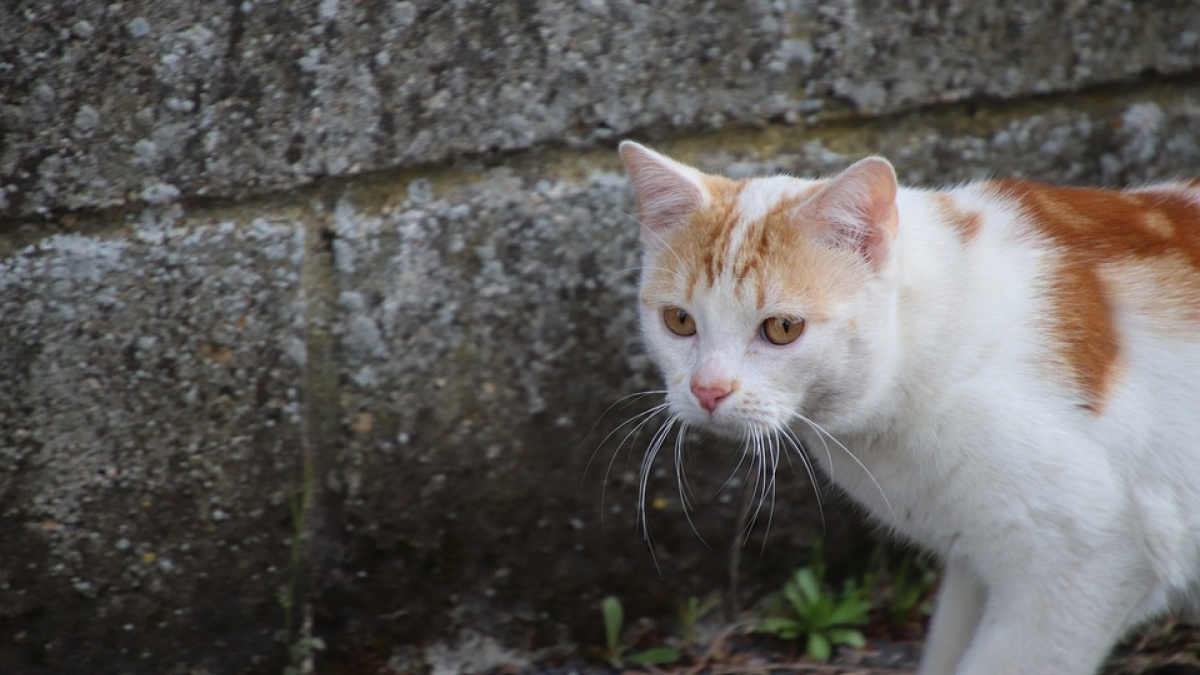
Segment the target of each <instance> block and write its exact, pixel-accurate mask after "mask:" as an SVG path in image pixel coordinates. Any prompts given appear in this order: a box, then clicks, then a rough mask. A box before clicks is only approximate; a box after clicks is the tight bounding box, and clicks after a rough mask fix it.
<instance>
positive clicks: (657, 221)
mask: <svg viewBox="0 0 1200 675" xmlns="http://www.w3.org/2000/svg"><path fill="white" fill-rule="evenodd" d="M620 150H621V159H622V160H623V161H624V162H625V170H626V171H628V172H629V178H630V179H631V180H632V181H633V188H634V190H636V191H637V199H638V220H640V221H641V223H642V227H644V228H646V229H647V230H649V231H650V232H652V233H654V234H656V235H660V236H661V235H662V234H663V233H665V232H667V231H668V230H671V229H674V228H676V227H679V226H682V225H684V224H686V223H687V221H688V219H689V218H690V217H691V215H692V213H694V212H695V211H696V209H698V208H700V207H701V206H703V205H704V204H705V203H707V202H708V200H709V199H710V196H709V193H708V189H707V188H706V187H705V186H704V174H703V173H701V172H699V171H697V170H696V169H693V168H692V167H690V166H687V165H686V164H680V163H679V162H676V161H675V160H673V159H671V158H670V157H667V156H665V155H661V154H659V153H657V152H655V151H653V150H651V149H650V148H647V147H646V146H644V145H640V144H638V143H634V142H633V141H624V142H622V143H621V147H620ZM645 239H647V240H651V239H655V237H645Z"/></svg>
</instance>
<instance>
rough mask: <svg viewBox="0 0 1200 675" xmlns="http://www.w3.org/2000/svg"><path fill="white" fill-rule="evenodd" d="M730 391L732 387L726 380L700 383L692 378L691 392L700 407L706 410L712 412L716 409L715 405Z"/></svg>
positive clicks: (731, 391)
mask: <svg viewBox="0 0 1200 675" xmlns="http://www.w3.org/2000/svg"><path fill="white" fill-rule="evenodd" d="M732 393H733V388H732V387H731V386H730V385H729V383H727V382H719V383H716V384H710V385H701V384H700V383H698V382H696V381H695V380H692V394H694V395H695V396H696V400H697V401H699V402H700V407H701V408H704V409H705V410H707V411H708V412H713V411H714V410H716V409H717V405H718V404H720V403H721V401H723V400H725V398H726V397H727V396H729V395H730V394H732Z"/></svg>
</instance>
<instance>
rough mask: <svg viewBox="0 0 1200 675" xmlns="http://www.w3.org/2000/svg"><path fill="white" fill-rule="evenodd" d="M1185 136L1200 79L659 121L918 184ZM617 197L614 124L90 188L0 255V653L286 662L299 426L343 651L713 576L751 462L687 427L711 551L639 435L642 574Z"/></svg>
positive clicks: (396, 649)
mask: <svg viewBox="0 0 1200 675" xmlns="http://www.w3.org/2000/svg"><path fill="white" fill-rule="evenodd" d="M1198 139H1200V93H1197V92H1195V91H1194V90H1192V89H1191V88H1189V87H1185V86H1152V87H1144V88H1140V89H1133V90H1130V91H1128V92H1124V93H1112V94H1104V95H1096V96H1093V97H1090V98H1068V99H1063V100H1061V101H1060V102H1058V103H1055V102H1053V101H1042V102H1033V103H1029V104H1022V105H1010V106H1000V107H997V108H983V109H978V110H975V111H974V112H971V111H969V110H968V109H967V108H966V107H962V108H952V107H951V108H944V109H941V110H940V111H938V112H931V113H927V114H924V115H913V116H910V117H906V118H895V119H890V120H887V121H886V123H882V124H859V123H845V124H841V125H826V126H825V127H822V128H820V129H816V130H803V129H799V128H795V127H787V126H773V127H770V128H767V129H762V130H744V129H743V130H736V129H735V130H729V131H724V132H719V133H715V134H712V135H697V136H694V137H689V138H682V139H679V140H677V141H674V142H670V143H661V144H659V145H660V147H662V148H663V149H665V150H668V151H670V152H672V153H676V154H678V155H680V156H682V157H684V158H686V159H689V160H692V161H695V162H697V163H699V164H700V165H702V166H705V167H707V168H710V169H713V170H717V169H721V168H723V167H725V168H729V169H730V170H731V171H732V172H734V173H743V174H744V173H752V172H760V171H777V170H787V171H791V172H794V173H798V174H804V175H812V174H819V173H825V172H829V171H833V170H836V169H838V168H840V167H842V166H844V165H845V164H846V163H848V162H849V161H850V160H852V159H853V158H855V157H858V156H860V155H862V154H865V153H867V152H879V153H882V154H885V155H887V156H890V157H892V158H893V159H894V160H895V161H896V163H897V167H898V170H899V173H900V175H901V177H902V179H904V180H905V181H907V182H916V183H927V182H950V181H957V180H962V179H967V178H971V177H979V176H982V175H986V174H1021V175H1028V176H1031V177H1035V178H1042V179H1050V180H1062V181H1073V182H1093V183H1116V182H1132V181H1140V180H1143V179H1149V178H1154V177H1165V176H1171V175H1177V174H1181V173H1186V172H1187V171H1188V170H1189V169H1191V168H1193V167H1195V166H1197V165H1200V147H1198ZM632 211H633V204H632V203H631V194H630V192H629V189H628V187H627V185H626V183H625V181H624V179H623V178H622V177H621V176H620V174H619V173H618V167H617V162H616V157H615V155H614V154H613V153H612V151H611V149H606V150H604V151H603V152H600V151H594V152H554V153H543V154H540V155H530V156H526V157H523V158H515V159H514V160H513V161H511V162H509V163H507V164H506V165H503V166H493V167H485V166H482V165H480V166H475V167H463V166H459V167H446V168H442V169H436V170H428V171H424V172H420V173H408V174H403V175H401V174H392V175H389V174H382V175H379V176H376V177H370V178H362V179H360V180H357V181H351V182H347V183H331V184H329V185H327V186H325V187H322V189H320V190H318V191H316V192H314V193H311V194H306V193H297V194H295V195H290V196H284V197H280V198H278V199H274V200H266V201H260V202H254V203H248V204H244V205H234V206H230V207H217V208H210V207H205V206H201V205H188V206H186V207H183V206H179V205H167V206H156V207H150V208H147V209H144V210H139V211H132V212H129V214H128V215H127V216H126V220H124V221H122V222H116V223H112V222H108V221H106V220H105V219H104V218H103V217H99V216H98V217H95V218H89V217H84V218H82V219H80V220H78V221H76V222H74V224H73V225H71V228H72V229H73V230H74V232H71V233H66V234H56V235H53V236H48V237H46V238H45V239H43V240H41V241H40V242H39V243H37V244H35V245H33V246H30V247H28V248H25V249H23V250H21V251H19V252H17V253H15V254H13V255H10V256H9V257H7V258H6V259H5V260H3V262H0V316H2V318H3V320H2V321H0V332H2V335H0V391H3V392H4V396H3V397H0V458H2V459H3V466H2V467H0V470H2V471H3V474H2V475H0V480H2V481H3V482H2V483H0V485H2V488H0V500H2V501H0V505H2V509H3V510H2V511H0V542H2V543H3V550H4V551H6V552H9V553H7V554H6V555H5V557H4V558H3V559H0V579H3V581H4V583H5V587H4V593H3V594H0V625H3V626H4V627H5V628H6V631H5V632H4V637H3V638H0V640H2V641H0V670H3V671H4V672H21V673H26V672H28V673H39V672H46V673H51V672H53V673H84V672H93V671H94V668H95V663H97V662H100V663H106V664H114V667H119V669H120V672H130V673H161V672H187V671H189V670H193V671H197V672H204V671H205V669H207V671H208V672H222V673H224V672H278V670H279V667H280V665H281V661H282V660H283V659H284V658H285V657H284V644H283V643H281V642H279V641H277V640H276V636H277V635H278V634H281V633H282V632H283V629H284V627H285V621H284V612H283V609H282V607H281V605H280V594H281V593H285V594H286V593H287V592H289V589H293V588H294V587H293V586H292V585H291V571H292V569H293V563H292V561H291V560H289V547H288V544H289V542H290V540H291V537H292V536H293V534H294V522H293V515H292V511H291V508H290V506H289V504H290V503H291V500H292V498H293V497H294V496H295V495H296V494H298V493H299V491H300V489H301V487H302V480H303V475H304V472H303V468H302V465H303V464H304V462H305V456H306V451H307V454H308V461H309V463H310V466H312V467H313V468H314V469H315V471H316V473H315V479H316V480H315V487H316V489H317V491H318V493H319V494H318V497H319V498H318V499H317V500H316V502H315V505H314V507H313V508H314V511H313V514H311V515H312V517H313V518H314V519H315V520H317V521H319V522H320V523H321V527H319V528H313V529H312V537H313V538H314V539H315V541H314V542H313V543H312V545H311V546H309V547H307V548H306V549H305V552H306V559H305V560H304V561H302V567H303V569H305V570H307V569H309V568H311V569H313V570H315V576H316V583H317V587H316V588H315V589H313V592H312V593H311V595H310V596H309V598H308V599H309V600H310V601H311V602H313V604H314V609H315V614H314V616H315V623H314V631H315V633H316V634H317V635H319V636H321V637H323V638H324V639H325V640H326V642H327V643H328V644H329V646H330V647H329V650H328V653H326V654H324V655H323V656H322V659H323V660H322V661H321V663H324V664H326V668H327V669H328V668H333V667H335V666H336V667H344V668H347V669H349V670H351V671H354V672H363V669H365V668H368V667H369V668H375V669H384V670H383V672H387V670H386V668H388V667H389V666H387V663H388V662H389V659H390V661H391V664H392V666H391V667H393V668H395V669H397V670H399V671H403V668H402V667H401V666H402V665H403V664H404V663H409V662H410V661H409V659H410V658H418V659H420V658H424V657H422V656H421V655H422V654H426V652H425V651H424V649H425V646H428V647H429V649H431V650H433V651H430V652H428V653H429V654H432V653H435V652H436V650H437V649H440V647H438V646H437V645H438V644H439V641H440V640H442V639H452V638H453V637H454V636H456V635H458V634H459V632H460V631H462V632H463V633H464V634H465V635H468V636H470V635H473V634H480V633H482V634H483V635H488V636H492V637H495V638H497V639H499V640H501V642H502V643H503V644H505V645H508V646H510V647H513V648H519V649H530V648H538V647H545V646H550V645H555V644H560V643H569V642H577V641H578V642H592V643H594V642H596V641H597V640H598V639H599V638H598V631H599V622H598V619H597V616H596V609H595V607H596V604H595V603H596V601H597V600H598V599H599V598H600V597H601V596H603V595H605V594H608V593H617V594H619V595H620V596H621V597H622V598H623V599H625V600H626V603H627V605H628V609H629V612H630V615H631V616H638V615H646V614H654V613H658V614H668V613H670V612H672V611H673V605H674V604H675V603H678V602H679V601H681V600H682V599H684V598H686V597H687V596H688V595H693V594H703V593H706V592H709V591H713V590H717V589H718V588H719V587H720V586H721V585H722V584H723V583H724V580H725V574H726V571H725V568H726V564H727V563H726V555H725V553H724V549H725V547H726V546H727V544H728V541H729V538H730V536H731V535H732V533H733V532H734V531H735V523H734V521H735V518H736V511H737V509H736V507H737V505H738V503H739V502H740V499H741V497H740V494H741V493H740V492H739V490H738V489H736V485H735V487H734V489H731V490H726V491H725V492H723V493H722V494H721V496H718V497H717V498H715V499H712V500H710V499H709V496H710V495H711V494H712V493H714V492H716V489H717V487H719V485H720V483H721V482H722V481H724V479H725V477H726V476H727V475H728V474H729V472H730V471H731V470H732V468H733V466H734V464H735V463H736V457H735V456H734V455H733V454H732V453H727V452H726V451H725V450H724V449H723V448H721V447H720V446H707V445H705V444H699V445H694V446H693V447H694V449H695V452H694V453H693V455H692V458H691V461H690V464H689V476H690V477H691V479H692V483H693V488H694V493H695V494H696V496H697V497H698V500H697V501H698V502H699V503H700V505H701V506H700V509H701V511H700V514H699V516H698V518H697V523H698V528H699V530H700V532H701V533H702V534H703V535H704V536H705V538H706V539H708V540H709V541H710V543H711V544H712V545H713V547H714V548H715V552H709V551H708V550H707V549H706V548H705V547H704V546H703V544H701V543H700V542H699V540H698V539H697V538H696V536H695V535H694V534H693V533H692V531H691V530H690V528H689V526H688V524H687V522H686V520H685V519H684V517H683V515H682V512H681V506H680V500H679V497H678V493H677V491H676V486H675V482H674V476H673V467H672V463H671V460H670V459H669V457H667V456H664V457H661V458H660V459H659V461H658V462H657V464H656V470H655V478H654V480H653V482H652V485H651V490H650V493H649V501H650V504H651V508H650V513H649V524H650V527H651V530H652V533H653V534H654V535H655V547H654V552H655V554H656V555H657V565H658V567H659V568H660V569H661V570H662V574H661V575H660V574H659V572H658V571H657V570H656V568H655V560H654V559H653V558H652V557H651V555H650V553H649V552H648V551H647V549H646V547H645V546H644V544H642V542H641V540H640V539H639V538H638V536H637V535H636V534H635V530H634V505H635V503H636V492H635V487H634V486H635V484H636V475H637V470H638V464H639V462H640V458H641V453H642V451H643V449H644V448H645V445H646V441H647V436H646V435H645V434H643V435H642V436H641V437H640V439H639V440H636V441H633V442H632V443H631V444H630V445H626V446H625V447H624V448H618V447H617V441H616V440H615V439H613V440H610V441H609V442H608V443H607V444H603V445H602V444H601V443H600V441H601V440H602V439H603V437H604V435H605V434H607V433H608V432H609V431H611V430H613V429H614V427H616V426H617V425H618V424H619V423H620V422H621V421H623V420H625V419H626V418H628V417H629V416H631V415H632V414H634V413H635V411H637V410H640V409H642V408H637V407H634V408H630V409H621V408H618V409H616V410H614V411H612V412H609V413H608V414H607V415H606V414H604V413H605V409H606V408H607V407H608V406H609V405H610V404H611V403H613V402H614V401H617V400H618V399H620V397H621V396H622V395H624V394H627V393H630V392H636V391H642V390H646V389H650V388H654V387H655V386H657V385H656V378H655V376H654V374H653V373H652V372H651V369H650V365H649V364H648V363H647V362H646V360H645V358H644V357H642V356H640V354H641V350H640V347H639V346H638V342H637V339H636V335H635V327H634V319H633V311H632V299H633V283H634V279H633V277H634V276H635V273H634V272H633V270H632V268H634V267H635V266H636V265H637V254H636V243H635V242H636V231H635V230H636V228H635V226H634V223H633V221H632V220H631V218H630V217H629V216H628V215H627V214H629V213H632ZM106 223H107V224H106ZM597 420H599V422H598V423H597ZM594 423H595V424H596V427H595V430H593V429H592V427H593V424H594ZM620 437H621V434H620V433H618V434H617V437H616V438H618V439H619V438H620ZM706 448H707V449H706ZM593 454H595V459H594V461H592V462H591V466H590V467H588V463H589V460H592V457H593ZM668 454H669V453H668ZM614 458H615V459H614ZM610 460H612V461H611V464H610ZM606 476H607V477H608V478H609V481H608V487H607V494H604V495H603V501H602V499H601V498H602V488H604V484H605V483H604V478H605V477H606ZM811 505H812V490H811V488H810V487H809V486H808V484H807V479H806V478H805V477H804V476H803V474H802V473H801V474H799V475H797V476H796V477H795V478H785V480H784V481H783V484H782V488H781V493H780V501H779V502H778V505H777V507H776V508H777V510H776V514H775V519H774V525H773V528H772V532H771V535H770V540H769V543H768V547H767V549H766V551H767V553H768V555H766V556H759V555H757V554H756V553H754V554H749V555H747V556H746V557H745V560H744V561H743V565H744V569H743V577H744V583H747V585H748V589H747V595H748V596H750V597H753V596H754V595H755V593H757V592H758V591H760V590H761V589H763V588H764V587H765V586H769V585H772V584H774V583H776V582H777V581H778V579H780V578H781V576H782V573H783V572H784V571H785V570H786V569H788V568H789V567H790V566H791V564H792V561H793V560H794V559H795V556H796V554H797V552H798V551H799V549H800V548H801V547H802V546H803V545H805V544H806V543H807V542H809V541H810V540H811V537H812V536H814V535H815V534H816V533H818V532H820V527H819V524H818V523H819V516H818V515H817V514H816V513H815V511H814V510H813V509H812V507H811ZM826 518H827V519H828V521H829V524H828V528H829V530H828V531H829V533H830V535H831V536H832V537H834V538H835V539H836V538H837V537H838V536H839V535H840V534H841V533H842V532H843V531H844V530H845V528H846V527H847V526H848V523H850V522H852V521H851V519H850V518H849V514H848V513H846V511H845V510H840V509H834V508H827V509H826ZM762 535H763V531H762V530H761V529H760V530H759V531H758V532H757V534H756V537H761V536H762ZM752 546H754V547H753V548H751V549H750V550H751V551H752V552H753V551H757V550H758V549H757V547H756V546H755V545H752ZM14 551H17V552H20V553H19V554H16V555H14V554H12V552H14ZM293 628H294V625H293ZM81 636H82V638H83V639H82V640H80V637H81ZM80 644H82V645H83V647H78V646H77V645H80ZM355 669H358V670H355Z"/></svg>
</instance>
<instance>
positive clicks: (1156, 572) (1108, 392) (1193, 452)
mask: <svg viewBox="0 0 1200 675" xmlns="http://www.w3.org/2000/svg"><path fill="white" fill-rule="evenodd" d="M621 156H622V158H623V159H624V162H625V166H626V168H627V170H628V172H629V175H630V177H631V178H632V181H633V184H634V186H635V189H636V191H637V196H638V215H639V218H640V221H641V225H642V243H643V247H644V269H643V272H642V282H641V293H640V301H641V318H642V324H643V325H642V330H643V332H644V336H645V340H646V343H647V344H648V346H649V349H650V352H651V354H652V355H653V357H654V359H655V360H656V362H657V363H658V365H659V367H660V368H661V370H662V372H663V374H664V376H665V379H666V383H667V390H668V393H667V396H666V399H667V400H666V403H667V405H668V406H669V409H670V413H671V419H670V423H671V424H674V423H676V422H679V423H682V424H684V425H688V426H694V427H701V428H705V429H708V430H712V431H716V432H718V433H721V434H723V435H726V436H731V437H734V438H742V439H744V440H745V441H746V442H747V444H748V446H749V447H750V448H752V449H757V451H758V452H760V453H767V454H770V453H778V452H779V450H780V449H781V448H786V447H788V446H792V447H795V446H794V445H793V444H794V443H795V441H796V440H797V438H798V439H799V440H801V441H802V443H803V445H804V446H805V447H806V448H807V449H808V451H809V452H810V453H811V456H812V458H813V459H815V460H816V462H817V463H818V464H820V465H821V466H822V467H823V469H824V471H825V472H826V473H827V474H828V475H829V477H830V478H831V479H832V480H833V481H834V482H835V483H836V484H837V485H839V486H840V487H841V488H842V489H844V490H845V491H846V492H847V493H848V494H849V495H850V496H852V497H853V498H854V499H856V500H857V501H858V502H860V503H861V504H862V505H863V506H865V507H866V508H867V510H868V511H869V512H870V513H871V514H872V515H873V517H874V518H875V519H877V520H878V521H879V522H880V523H883V524H884V525H885V526H886V527H888V528H889V529H890V530H892V531H894V532H895V533H897V534H898V535H900V536H902V537H905V538H907V539H909V540H912V541H915V542H917V543H919V544H920V545H922V546H924V547H926V548H927V549H929V550H930V551H932V552H934V553H935V554H936V555H937V556H938V557H939V558H940V559H941V560H942V561H943V562H944V564H945V574H944V576H943V581H942V586H941V589H940V593H939V597H938V600H937V607H936V611H935V614H934V617H933V621H932V625H931V631H930V635H929V638H928V640H927V643H926V647H925V651H924V657H923V659H922V663H921V670H920V672H921V673H922V674H924V675H950V674H951V673H954V674H957V675H984V674H989V675H1074V674H1078V675H1085V674H1089V673H1093V672H1095V671H1096V669H1097V668H1098V667H1099V666H1100V664H1101V663H1102V662H1103V660H1104V658H1105V656H1106V654H1107V652H1108V650H1109V649H1110V648H1111V646H1112V644H1113V643H1114V642H1115V641H1116V640H1117V639H1118V638H1119V637H1120V636H1121V635H1122V634H1123V633H1124V632H1125V631H1127V630H1128V629H1130V628H1131V627H1133V626H1135V625H1136V624H1138V623H1139V622H1142V621H1145V620H1147V619H1148V618H1151V617H1153V616H1155V615H1157V614H1161V613H1163V612H1165V611H1168V610H1169V609H1171V608H1175V607H1181V606H1184V605H1186V604H1188V603H1189V602H1191V603H1192V604H1193V605H1194V604H1195V600H1196V597H1197V592H1198V591H1200V182H1193V183H1190V184H1185V183H1169V184H1164V185H1156V186H1153V187H1146V188H1142V189H1136V190H1128V191H1109V190H1098V189H1085V188H1062V187H1052V186H1048V185H1042V184H1038V183H1033V182H1026V181H1019V180H1006V181H994V182H993V181H989V182H981V183H975V184H971V185H966V186H962V187H958V188H954V189H950V190H945V191H930V190H918V189H911V188H902V187H899V186H898V185H897V182H896V176H895V173H894V171H893V169H892V166H891V165H890V164H889V163H888V162H887V161H885V160H883V159H880V158H877V157H872V158H868V159H864V160H862V161H860V162H858V163H857V164H854V165H853V166H851V167H850V168H848V169H846V170H845V171H843V172H842V173H840V174H838V175H836V176H834V177H832V178H829V179H827V180H818V181H813V180H801V179H797V178H791V177H787V176H774V177H769V178H756V179H750V180H738V181H735V180H730V179H727V178H723V177H719V176H714V175H709V174H705V173H701V172H700V171H698V170H696V169H693V168H691V167H689V166H686V165H684V164H681V163H678V162H676V161H673V160H671V159H669V158H667V157H665V156H663V155H661V154H658V153H656V152H654V151H652V150H650V149H648V148H645V147H643V146H641V145H638V144H636V143H632V142H625V143H623V144H622V145H621ZM660 442H661V441H660ZM764 461H766V460H765V459H764Z"/></svg>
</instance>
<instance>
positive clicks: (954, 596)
mask: <svg viewBox="0 0 1200 675" xmlns="http://www.w3.org/2000/svg"><path fill="white" fill-rule="evenodd" d="M983 603H984V592H983V586H982V584H980V582H979V580H978V578H976V576H975V574H974V573H972V572H971V571H970V570H969V569H967V567H966V566H965V565H964V564H963V563H961V562H958V561H947V562H946V570H945V572H943V574H942V583H941V587H940V588H939V589H938V597H937V606H936V607H935V609H934V612H933V620H932V621H931V622H930V627H929V635H928V637H927V638H926V639H925V653H924V654H923V655H922V656H921V669H920V671H919V672H920V675H952V674H953V673H954V669H955V667H956V666H958V662H959V661H961V660H962V657H963V654H964V653H966V651H967V647H968V646H969V645H970V644H971V638H972V637H973V636H974V635H975V629H976V627H977V626H978V625H979V619H980V617H981V616H982V615H983Z"/></svg>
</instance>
